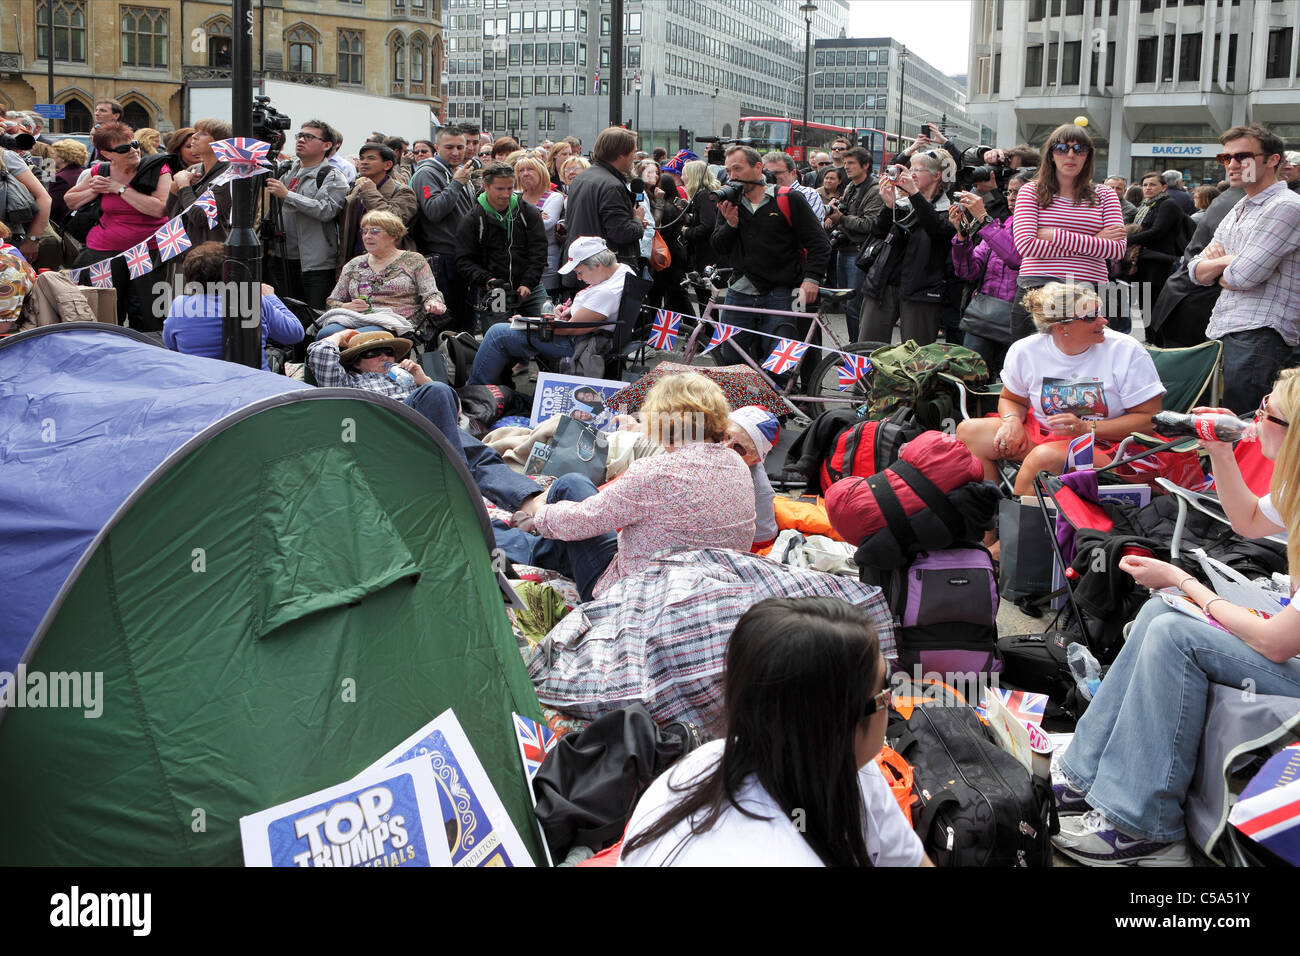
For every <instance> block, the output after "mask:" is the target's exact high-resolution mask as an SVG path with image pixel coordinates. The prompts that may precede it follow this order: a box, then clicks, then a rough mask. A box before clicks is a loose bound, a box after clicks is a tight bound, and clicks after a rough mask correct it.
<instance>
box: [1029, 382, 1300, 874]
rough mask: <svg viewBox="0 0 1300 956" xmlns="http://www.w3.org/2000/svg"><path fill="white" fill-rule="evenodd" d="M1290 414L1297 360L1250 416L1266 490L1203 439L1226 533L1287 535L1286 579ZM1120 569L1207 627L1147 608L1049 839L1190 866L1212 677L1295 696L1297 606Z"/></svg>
mask: <svg viewBox="0 0 1300 956" xmlns="http://www.w3.org/2000/svg"><path fill="white" fill-rule="evenodd" d="M1297 415H1300V369H1287V370H1286V371H1284V372H1283V373H1282V374H1281V375H1280V376H1279V377H1278V380H1277V383H1276V384H1275V385H1274V386H1273V391H1272V392H1271V393H1270V394H1268V395H1266V396H1265V397H1264V402H1263V407H1262V408H1260V410H1259V412H1258V413H1257V422H1258V425H1257V427H1258V435H1259V443H1260V451H1261V452H1263V455H1264V457H1265V458H1268V459H1271V460H1273V461H1274V462H1276V464H1275V466H1274V469H1273V478H1272V482H1271V484H1270V485H1269V494H1267V495H1265V496H1264V497H1263V498H1257V497H1255V495H1254V494H1252V493H1251V491H1250V489H1249V488H1247V487H1246V483H1245V481H1244V480H1243V478H1242V476H1241V469H1240V468H1239V467H1238V465H1237V462H1236V459H1235V458H1234V457H1233V453H1232V446H1231V445H1230V444H1226V443H1224V442H1216V441H1203V442H1202V443H1201V444H1202V447H1203V448H1205V449H1206V450H1207V451H1208V452H1209V455H1210V461H1211V463H1212V464H1213V466H1214V482H1215V490H1216V491H1218V493H1219V501H1220V502H1221V503H1222V505H1223V510H1224V512H1225V513H1226V514H1227V516H1228V519H1229V520H1230V521H1231V522H1232V528H1233V530H1234V531H1236V532H1237V533H1238V534H1240V535H1242V536H1243V537H1247V538H1260V537H1264V536H1266V535H1270V534H1277V533H1279V532H1285V534H1286V536H1287V563H1288V564H1289V566H1290V567H1289V571H1290V573H1291V581H1292V583H1293V587H1294V585H1295V584H1296V583H1300V430H1298V431H1294V432H1293V431H1291V425H1293V424H1295V423H1296V416H1297ZM1119 566H1120V568H1121V569H1122V570H1124V571H1127V572H1128V573H1129V574H1131V575H1132V576H1133V578H1134V580H1136V581H1137V582H1138V584H1141V585H1143V586H1145V587H1149V588H1152V589H1155V590H1159V589H1162V588H1178V589H1179V590H1180V591H1181V592H1182V593H1183V594H1185V595H1186V596H1187V597H1188V598H1189V599H1190V600H1191V601H1192V602H1194V603H1195V604H1196V605H1197V607H1198V608H1199V609H1200V611H1201V612H1203V614H1204V615H1205V617H1207V618H1209V619H1210V620H1212V621H1214V622H1215V623H1214V624H1211V623H1208V622H1207V621H1205V620H1198V619H1197V618H1196V617H1193V616H1189V615H1187V614H1184V613H1182V612H1180V611H1177V610H1175V609H1174V608H1172V607H1169V606H1168V605H1166V604H1165V603H1164V601H1163V600H1161V599H1160V598H1159V597H1153V598H1152V599H1151V600H1150V601H1148V602H1147V604H1146V606H1144V607H1143V608H1142V611H1141V612H1140V613H1139V614H1138V616H1137V619H1136V620H1135V621H1134V622H1133V628H1132V630H1131V631H1130V632H1129V636H1128V639H1127V640H1126V641H1125V643H1124V647H1123V649H1122V650H1121V651H1120V653H1119V656H1118V657H1117V658H1115V662H1114V663H1113V664H1111V665H1110V670H1109V671H1107V673H1106V676H1105V677H1104V678H1103V679H1102V682H1101V687H1100V688H1099V689H1098V691H1097V693H1096V695H1095V696H1094V697H1093V699H1092V703H1091V704H1090V705H1089V706H1088V710H1087V712H1086V713H1085V714H1084V715H1083V717H1082V718H1080V720H1079V726H1078V728H1077V730H1076V731H1075V734H1074V739H1073V741H1072V742H1071V743H1070V746H1069V748H1068V749H1067V750H1066V751H1065V753H1064V754H1062V755H1061V757H1060V759H1059V760H1058V761H1056V762H1055V763H1054V764H1053V767H1052V790H1053V792H1054V794H1055V796H1056V802H1057V807H1058V809H1059V811H1060V813H1061V832H1060V833H1059V834H1058V835H1057V836H1055V837H1053V838H1052V842H1053V843H1055V844H1056V847H1057V849H1059V850H1060V851H1061V852H1062V853H1065V854H1066V855H1067V856H1069V857H1072V858H1073V859H1075V860H1078V861H1079V862H1081V863H1083V864H1085V865H1088V866H1190V865H1191V859H1190V856H1189V854H1188V852H1187V846H1186V844H1185V843H1184V837H1185V836H1186V833H1187V828H1186V824H1185V823H1184V819H1183V806H1182V805H1183V801H1184V799H1185V798H1186V796H1187V788H1188V787H1189V786H1190V785H1191V782H1192V774H1193V772H1194V771H1195V769H1196V759H1197V751H1198V750H1199V748H1200V743H1201V734H1202V731H1203V729H1204V724H1205V718H1206V707H1207V704H1208V701H1209V696H1210V684H1211V683H1215V684H1224V685H1226V686H1228V687H1242V688H1245V687H1249V688H1250V690H1251V691H1252V692H1254V693H1256V694H1274V695H1280V696H1284V697H1300V660H1298V659H1297V658H1296V655H1297V654H1300V604H1297V603H1296V601H1295V600H1294V599H1293V600H1292V602H1291V603H1290V604H1289V605H1288V606H1287V607H1285V608H1283V609H1282V610H1281V611H1280V612H1278V613H1277V614H1275V615H1273V616H1272V617H1271V618H1268V619H1265V618H1263V617H1261V616H1260V615H1258V614H1256V613H1254V612H1253V611H1251V610H1249V609H1247V608H1244V607H1240V606H1238V605H1236V604H1233V603H1232V602H1231V601H1229V600H1228V599H1227V598H1221V597H1219V596H1217V595H1216V594H1215V593H1214V592H1213V591H1211V590H1210V589H1209V588H1207V587H1206V586H1205V585H1203V584H1201V583H1200V582H1199V581H1197V580H1196V578H1195V577H1193V576H1192V575H1190V574H1188V573H1187V572H1186V571H1184V570H1183V569H1182V568H1179V567H1175V566H1174V565H1172V564H1169V563H1167V562H1165V561H1158V560H1156V559H1155V558H1144V557H1136V556H1129V557H1124V558H1121V559H1120V562H1119ZM1293 597H1294V595H1293ZM1216 625H1217V626H1216Z"/></svg>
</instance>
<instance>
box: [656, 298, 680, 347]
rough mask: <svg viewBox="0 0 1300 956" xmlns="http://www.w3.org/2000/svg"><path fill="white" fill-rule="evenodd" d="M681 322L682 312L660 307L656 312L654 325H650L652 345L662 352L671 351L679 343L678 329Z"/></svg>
mask: <svg viewBox="0 0 1300 956" xmlns="http://www.w3.org/2000/svg"><path fill="white" fill-rule="evenodd" d="M681 324H682V317H681V314H680V313H678V312H669V311H668V310H667V309H659V310H658V311H657V312H655V321H654V325H652V326H650V347H651V348H652V349H659V350H660V351H661V352H671V351H672V350H673V346H675V345H676V344H677V330H678V329H679V328H680V327H681Z"/></svg>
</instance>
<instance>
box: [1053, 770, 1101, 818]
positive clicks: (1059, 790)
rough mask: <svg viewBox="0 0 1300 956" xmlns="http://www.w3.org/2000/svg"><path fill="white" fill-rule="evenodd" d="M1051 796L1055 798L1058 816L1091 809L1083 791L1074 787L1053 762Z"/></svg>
mask: <svg viewBox="0 0 1300 956" xmlns="http://www.w3.org/2000/svg"><path fill="white" fill-rule="evenodd" d="M1052 796H1053V797H1055V798H1056V812H1057V815H1058V816H1063V817H1065V816H1074V815H1076V814H1080V813H1087V812H1088V811H1089V810H1091V809H1092V808H1091V807H1090V806H1088V801H1087V800H1086V799H1084V795H1083V792H1082V791H1080V790H1076V789H1075V787H1074V784H1072V783H1070V779H1069V777H1067V776H1066V775H1065V774H1063V773H1061V771H1060V770H1058V769H1057V768H1056V764H1055V763H1053V764H1052Z"/></svg>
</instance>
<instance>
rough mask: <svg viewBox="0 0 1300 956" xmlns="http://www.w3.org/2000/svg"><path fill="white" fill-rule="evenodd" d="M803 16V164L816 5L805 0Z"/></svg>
mask: <svg viewBox="0 0 1300 956" xmlns="http://www.w3.org/2000/svg"><path fill="white" fill-rule="evenodd" d="M799 12H800V13H802V14H803V24H804V32H803V129H802V140H803V142H802V143H801V144H800V147H799V148H800V156H799V158H800V159H801V160H803V161H804V162H807V161H808V85H809V84H808V81H809V74H810V73H811V72H812V15H813V14H814V13H816V12H817V4H815V3H813V2H812V0H807V2H805V3H804V5H803V6H801V7H800V8H799Z"/></svg>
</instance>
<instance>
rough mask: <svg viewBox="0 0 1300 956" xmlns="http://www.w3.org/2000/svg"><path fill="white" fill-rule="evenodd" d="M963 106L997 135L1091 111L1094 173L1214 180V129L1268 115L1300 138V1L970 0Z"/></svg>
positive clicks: (1005, 140)
mask: <svg viewBox="0 0 1300 956" xmlns="http://www.w3.org/2000/svg"><path fill="white" fill-rule="evenodd" d="M971 27H972V29H971V40H970V92H969V100H968V109H969V110H970V112H971V114H972V115H973V116H975V117H976V118H978V119H980V120H981V121H982V122H984V123H987V124H988V125H989V126H991V127H992V128H993V130H994V132H995V135H996V137H997V143H998V145H1002V146H1009V145H1012V144H1014V143H1020V142H1026V143H1031V144H1033V145H1036V146H1037V145H1041V144H1042V143H1043V141H1044V140H1045V139H1046V138H1047V136H1048V134H1049V133H1050V132H1051V131H1052V129H1054V128H1055V127H1056V126H1058V125H1060V124H1061V123H1065V122H1069V121H1070V120H1072V119H1074V118H1075V117H1076V116H1079V115H1083V116H1086V117H1087V118H1088V131H1089V132H1090V133H1091V134H1092V137H1093V139H1094V142H1095V143H1096V146H1097V163H1096V176H1097V177H1098V178H1099V179H1100V178H1101V177H1102V176H1104V175H1119V176H1124V177H1127V178H1130V179H1132V178H1135V177H1137V176H1140V175H1141V174H1142V173H1143V172H1145V171H1147V170H1149V169H1158V170H1163V169H1178V170H1180V171H1182V173H1183V175H1184V177H1185V178H1188V179H1190V180H1191V181H1192V182H1195V183H1200V182H1213V181H1217V180H1219V179H1222V178H1223V170H1222V167H1220V166H1219V165H1218V164H1217V163H1215V162H1214V159H1213V157H1214V156H1215V154H1217V153H1218V152H1219V151H1220V145H1219V142H1218V138H1219V136H1220V135H1221V134H1222V133H1223V132H1224V131H1225V130H1227V129H1228V128H1229V127H1232V126H1236V125H1238V124H1241V123H1263V124H1264V125H1265V126H1268V127H1270V128H1271V129H1273V130H1275V131H1276V132H1277V133H1278V134H1279V135H1281V136H1282V138H1283V139H1285V140H1287V142H1288V143H1289V144H1296V143H1300V50H1297V42H1298V41H1300V4H1297V3H1294V2H1277V0H1182V2H1176V0H975V3H974V8H973V10H972V19H971Z"/></svg>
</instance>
